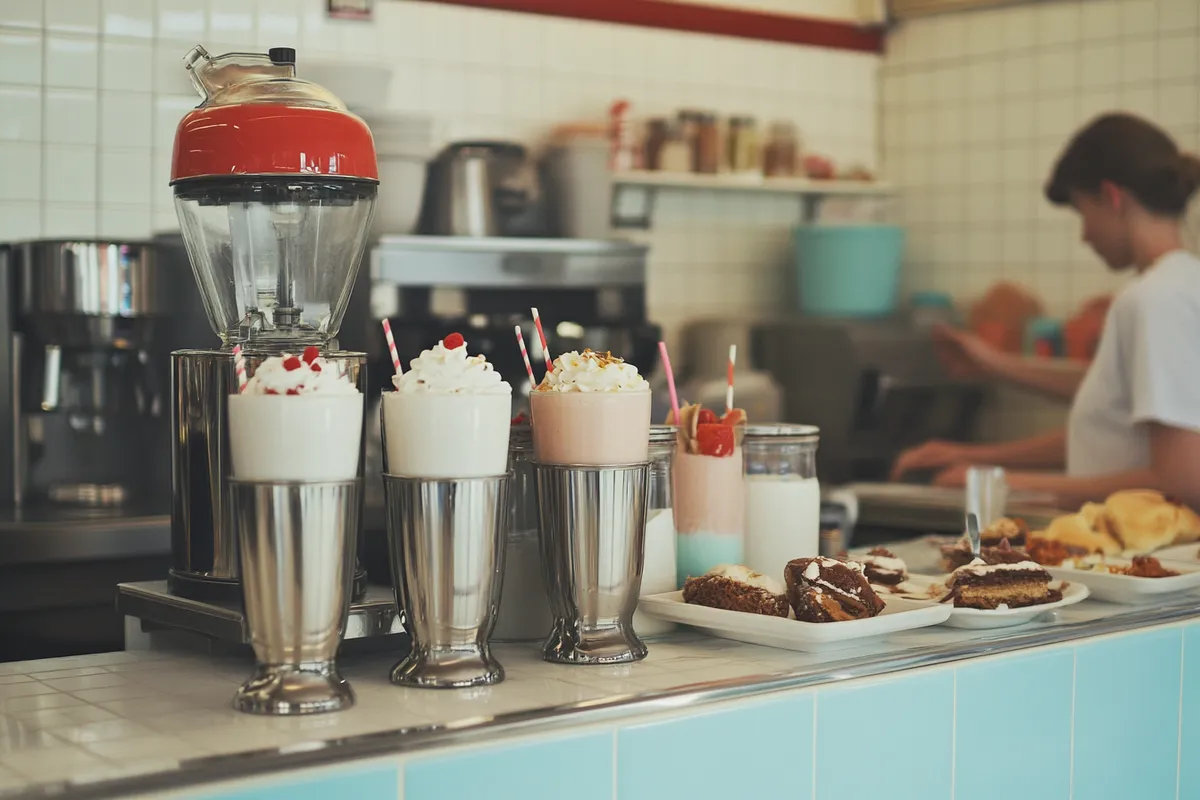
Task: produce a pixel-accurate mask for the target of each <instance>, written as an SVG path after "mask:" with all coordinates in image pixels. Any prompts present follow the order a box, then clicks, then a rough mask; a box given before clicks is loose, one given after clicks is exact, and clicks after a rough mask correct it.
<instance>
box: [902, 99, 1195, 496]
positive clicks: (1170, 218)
mask: <svg viewBox="0 0 1200 800" xmlns="http://www.w3.org/2000/svg"><path fill="white" fill-rule="evenodd" d="M1197 187H1200V160H1198V159H1197V158H1196V157H1195V156H1193V155H1191V154H1189V153H1184V152H1182V151H1181V150H1180V149H1179V147H1178V146H1177V145H1176V143H1175V142H1174V141H1173V140H1172V139H1171V138H1170V136H1168V135H1167V134H1166V133H1165V132H1164V131H1162V130H1161V129H1159V128H1158V127H1156V126H1155V125H1153V124H1152V123H1150V122H1147V121H1146V120H1143V119H1140V118H1138V117H1135V116H1131V115H1128V114H1106V115H1104V116H1101V117H1099V118H1097V119H1095V120H1094V121H1092V122H1091V123H1090V124H1088V125H1087V126H1086V127H1085V128H1084V129H1083V130H1081V131H1080V132H1079V133H1077V134H1076V135H1075V137H1074V138H1073V139H1072V140H1071V142H1070V143H1069V144H1068V145H1067V148H1066V150H1065V151H1064V152H1063V153H1062V155H1061V156H1060V157H1059V159H1058V161H1057V163H1056V164H1055V166H1054V170H1053V172H1052V174H1051V176H1050V179H1049V181H1048V182H1047V184H1046V188H1045V195H1046V199H1048V200H1049V201H1050V202H1051V203H1053V204H1054V205H1056V206H1069V207H1070V208H1072V209H1073V210H1074V211H1075V212H1076V213H1077V214H1078V215H1079V217H1080V220H1081V227H1082V238H1083V241H1084V242H1085V243H1087V245H1088V246H1089V247H1091V248H1092V250H1093V251H1095V253H1096V255H1098V256H1099V257H1100V258H1101V260H1103V261H1104V263H1105V264H1107V265H1108V267H1109V268H1111V269H1114V270H1133V271H1135V273H1136V274H1135V276H1134V278H1133V280H1132V281H1131V282H1130V283H1129V284H1128V285H1127V286H1126V287H1125V288H1124V289H1123V290H1122V291H1121V292H1120V294H1119V295H1118V296H1117V297H1116V299H1115V300H1114V301H1113V304H1112V306H1111V308H1110V309H1109V313H1108V315H1107V317H1106V319H1105V322H1104V329H1103V333H1102V334H1101V337H1100V344H1099V347H1098V349H1097V350H1096V355H1095V358H1094V359H1093V360H1092V361H1091V362H1090V363H1083V362H1076V363H1062V362H1046V361H1041V362H1039V361H1037V360H1032V359H1025V358H1022V357H1021V356H1018V355H1013V354H1010V353H1004V352H1001V351H999V350H997V349H996V348H994V347H993V346H991V345H989V344H988V343H986V342H984V341H983V340H982V339H980V338H979V337H977V336H975V335H974V334H972V333H969V332H966V331H962V330H957V329H952V328H948V327H942V328H939V329H938V330H937V331H935V338H936V341H937V345H938V348H939V351H940V353H941V354H942V355H943V358H944V361H945V362H946V366H947V367H948V369H949V370H950V371H951V372H952V373H956V374H959V375H964V374H974V375H979V376H984V377H990V378H993V379H995V380H999V381H1004V382H1007V383H1011V384H1015V385H1017V386H1021V387H1024V388H1026V389H1031V390H1033V391H1036V392H1039V393H1041V394H1044V395H1048V396H1050V397H1055V398H1059V399H1063V400H1069V401H1070V404H1071V410H1070V414H1069V415H1068V418H1067V426H1066V428H1065V429H1063V430H1059V431H1055V432H1052V433H1046V434H1042V435H1038V436H1033V437H1030V438H1027V439H1021V440H1018V441H1013V442H999V443H979V444H964V443H958V442H944V441H931V442H926V443H925V444H922V445H920V446H917V447H914V448H912V449H910V450H906V451H905V452H903V453H901V455H900V457H899V458H897V460H896V462H895V465H894V467H893V470H892V479H893V480H898V479H900V478H902V477H904V476H905V475H906V474H908V473H910V472H914V471H918V470H935V471H936V474H935V476H934V479H933V482H934V483H935V484H936V485H939V486H962V485H963V483H964V482H965V476H966V470H967V467H969V466H970V465H972V464H976V465H984V464H986V465H995V466H1001V467H1004V468H1005V469H1006V470H1007V471H1008V484H1009V487H1010V488H1011V489H1014V490H1024V491H1031V492H1038V493H1044V494H1048V495H1051V496H1053V497H1054V498H1055V499H1056V500H1057V502H1058V504H1059V505H1061V506H1063V507H1075V506H1077V505H1079V504H1081V503H1083V502H1087V501H1099V500H1103V499H1104V498H1105V497H1107V496H1108V495H1109V494H1111V493H1112V492H1115V491H1118V490H1120V489H1134V488H1142V489H1157V490H1159V491H1161V492H1163V493H1165V494H1170V495H1173V496H1175V497H1177V498H1178V499H1180V500H1182V501H1183V502H1185V503H1187V504H1188V505H1190V506H1192V507H1193V508H1200V258H1197V256H1196V255H1194V254H1193V253H1191V252H1188V250H1186V249H1185V248H1184V246H1183V234H1184V231H1183V217H1184V214H1185V212H1186V210H1187V207H1188V203H1189V201H1190V200H1191V198H1192V195H1193V194H1195V192H1196V189H1197Z"/></svg>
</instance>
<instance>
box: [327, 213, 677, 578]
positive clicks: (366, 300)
mask: <svg viewBox="0 0 1200 800" xmlns="http://www.w3.org/2000/svg"><path fill="white" fill-rule="evenodd" d="M646 254H647V248H645V247H643V246H640V245H634V244H628V243H625V242H614V241H589V240H582V239H527V238H516V237H494V238H490V237H489V238H473V237H439V236H385V237H383V238H382V239H381V240H380V242H379V243H378V244H377V245H376V246H375V247H374V248H373V249H372V250H371V253H370V266H369V269H368V268H367V265H366V264H364V265H363V269H361V270H360V271H359V278H358V282H357V284H356V286H355V289H354V293H353V294H352V295H351V299H350V308H349V309H348V310H347V313H346V322H345V324H344V325H343V326H342V331H341V334H340V338H341V340H342V343H343V346H344V347H347V348H351V349H355V350H360V351H364V352H366V353H367V354H368V358H369V363H370V368H369V370H368V376H369V386H368V390H367V391H368V392H369V397H371V398H372V401H371V403H370V405H369V406H368V412H367V424H366V429H367V430H366V435H367V444H366V452H367V481H366V506H365V509H364V534H365V537H364V538H365V556H364V560H365V562H366V563H365V566H366V568H367V571H368V573H369V575H370V577H371V580H372V581H374V582H379V583H387V582H390V578H389V577H388V573H387V558H386V552H385V549H386V545H385V541H384V535H383V529H384V525H383V497H382V479H381V478H379V470H380V469H381V457H380V447H381V445H380V433H379V431H380V427H379V399H378V398H379V393H380V391H382V390H384V389H390V388H391V376H392V374H393V369H392V364H391V359H390V356H389V354H388V350H387V345H386V343H385V341H384V337H383V332H382V328H381V325H380V320H382V319H384V318H387V319H388V320H390V323H391V326H392V333H393V336H394V337H395V340H396V349H397V351H398V352H399V354H400V358H401V359H402V360H403V361H404V362H405V363H406V364H407V362H408V361H410V360H412V359H413V358H416V357H417V356H418V355H420V354H421V351H422V350H425V349H428V348H429V347H432V346H433V345H434V344H436V343H437V341H438V340H439V339H441V338H443V337H444V336H446V335H447V334H449V333H452V332H455V331H457V332H459V333H461V334H462V335H463V336H464V337H465V338H466V339H467V341H468V342H469V343H470V349H471V352H479V353H483V354H484V355H486V356H487V358H488V360H489V361H490V362H491V363H492V364H493V365H494V366H495V368H496V370H497V371H499V372H500V374H501V375H503V376H504V379H505V380H506V381H508V382H509V384H511V385H512V387H513V415H514V416H515V415H516V414H518V413H520V412H522V411H525V410H527V409H528V404H529V389H530V385H529V378H528V376H527V374H526V372H525V365H524V362H523V361H522V360H521V353H520V350H519V349H518V347H517V340H516V334H515V333H514V331H513V328H514V326H518V325H519V326H520V327H521V328H522V335H523V336H524V338H525V344H526V346H527V347H528V349H529V359H530V362H531V363H532V365H533V372H534V376H535V378H536V379H538V380H541V377H542V375H543V374H544V373H545V371H546V362H545V357H544V355H543V353H542V349H541V343H540V341H539V339H538V336H537V333H536V331H535V328H534V325H533V318H532V316H531V313H530V308H531V307H537V308H538V313H539V315H540V316H541V320H542V325H543V328H544V330H545V333H546V338H547V340H548V345H549V348H550V352H551V353H552V354H553V355H555V356H557V355H559V354H561V353H563V352H566V351H570V350H582V349H584V348H591V349H592V350H597V351H611V352H612V354H613V355H615V356H620V357H622V358H624V359H625V360H627V361H629V362H630V363H632V364H633V365H635V366H636V367H637V368H638V369H639V370H640V371H641V372H642V373H643V374H646V375H649V374H650V373H651V372H652V370H653V369H654V366H655V364H656V360H657V358H658V340H659V338H661V330H660V329H659V327H658V326H656V325H653V324H651V323H650V322H648V321H647V319H646Z"/></svg>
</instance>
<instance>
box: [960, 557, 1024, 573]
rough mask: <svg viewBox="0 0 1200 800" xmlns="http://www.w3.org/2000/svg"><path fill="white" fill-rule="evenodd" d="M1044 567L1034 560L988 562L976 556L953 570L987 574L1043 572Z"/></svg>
mask: <svg viewBox="0 0 1200 800" xmlns="http://www.w3.org/2000/svg"><path fill="white" fill-rule="evenodd" d="M1045 571H1046V569H1045V567H1043V566H1042V565H1041V564H1038V563H1037V562H1035V561H1018V562H1016V563H1015V564H989V563H987V562H986V561H984V560H983V559H982V558H977V559H975V560H974V561H972V562H971V563H969V564H964V565H963V566H961V567H959V568H958V569H956V570H954V574H956V575H957V574H958V573H960V572H962V573H965V574H968V575H988V574H990V573H993V572H1045Z"/></svg>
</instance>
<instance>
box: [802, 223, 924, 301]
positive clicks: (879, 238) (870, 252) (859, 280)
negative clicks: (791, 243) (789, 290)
mask: <svg viewBox="0 0 1200 800" xmlns="http://www.w3.org/2000/svg"><path fill="white" fill-rule="evenodd" d="M795 245H796V253H795V257H796V272H797V277H796V288H797V290H798V292H799V296H800V310H801V311H802V312H804V313H805V314H812V315H815V316H822V317H881V316H886V315H888V314H891V313H893V312H894V311H895V310H896V298H897V295H898V292H899V288H900V262H901V260H902V256H903V253H904V229H903V228H900V227H898V226H896V225H830V226H820V225H811V226H809V225H806V226H802V227H799V228H796V231H795Z"/></svg>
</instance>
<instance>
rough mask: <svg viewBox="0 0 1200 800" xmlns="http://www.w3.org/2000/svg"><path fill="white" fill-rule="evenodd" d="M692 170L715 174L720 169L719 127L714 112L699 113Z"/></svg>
mask: <svg viewBox="0 0 1200 800" xmlns="http://www.w3.org/2000/svg"><path fill="white" fill-rule="evenodd" d="M693 165H694V171H695V172H699V173H703V174H705V175H715V174H717V173H718V172H720V171H721V128H720V126H719V125H718V123H717V117H716V115H715V114H701V115H700V119H699V130H698V132H697V134H696V155H695V159H694V160H693Z"/></svg>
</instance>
